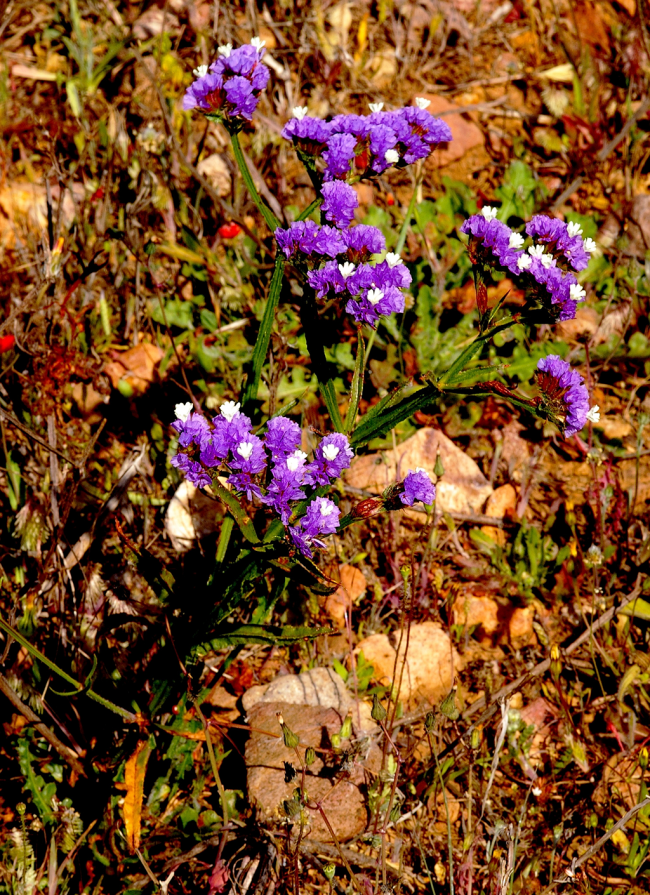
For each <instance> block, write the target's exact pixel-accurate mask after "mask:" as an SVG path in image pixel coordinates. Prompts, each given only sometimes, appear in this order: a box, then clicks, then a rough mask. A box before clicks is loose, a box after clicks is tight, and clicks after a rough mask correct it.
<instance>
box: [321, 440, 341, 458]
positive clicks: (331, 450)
mask: <svg viewBox="0 0 650 895" xmlns="http://www.w3.org/2000/svg"><path fill="white" fill-rule="evenodd" d="M339 453H340V451H339V448H337V446H336V445H335V444H326V445H325V447H324V448H323V457H325V459H326V460H336V458H337V457H338V455H339Z"/></svg>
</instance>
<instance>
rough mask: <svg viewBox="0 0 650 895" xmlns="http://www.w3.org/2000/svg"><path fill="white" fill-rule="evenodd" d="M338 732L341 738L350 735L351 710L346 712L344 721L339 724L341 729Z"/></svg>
mask: <svg viewBox="0 0 650 895" xmlns="http://www.w3.org/2000/svg"><path fill="white" fill-rule="evenodd" d="M339 733H340V736H341V737H342V739H344V740H347V739H349V737H350V735H351V734H352V712H348V713H347V715H346V716H345V721H344V722H343V724H342V725H341V730H340V731H339Z"/></svg>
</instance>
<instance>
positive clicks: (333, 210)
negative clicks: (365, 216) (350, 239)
mask: <svg viewBox="0 0 650 895" xmlns="http://www.w3.org/2000/svg"><path fill="white" fill-rule="evenodd" d="M321 193H322V195H323V204H322V206H321V211H322V212H323V214H324V215H325V217H326V218H327V220H328V221H331V222H332V223H333V224H334V225H335V226H337V227H347V226H348V225H349V224H350V223H351V222H352V218H353V217H354V210H355V208H357V206H358V205H359V200H358V198H357V194H356V193H355V191H354V189H353V188H352V187H351V186H350V184H349V183H342V182H341V181H339V180H331V181H329V182H328V183H324V184H323V186H322V188H321Z"/></svg>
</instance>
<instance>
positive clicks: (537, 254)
mask: <svg viewBox="0 0 650 895" xmlns="http://www.w3.org/2000/svg"><path fill="white" fill-rule="evenodd" d="M528 254H529V255H530V257H531V258H539V259H540V260H541V258H542V256H543V254H544V246H528Z"/></svg>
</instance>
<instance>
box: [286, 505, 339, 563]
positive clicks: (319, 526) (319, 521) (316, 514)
mask: <svg viewBox="0 0 650 895" xmlns="http://www.w3.org/2000/svg"><path fill="white" fill-rule="evenodd" d="M340 517H341V511H340V510H339V508H338V507H337V506H336V504H335V503H334V501H332V500H329V498H327V497H317V498H316V499H315V500H313V501H312V502H311V503H310V504H309V506H308V508H307V512H306V513H305V515H304V516H303V517H302V519H300V520H299V522H298V524H297V525H292V526H290V527H289V535H290V536H291V539H292V541H293V542H294V544H295V545H296V547H298V549H299V550H300V551H301V553H304V555H305V556H307V557H309V558H310V559H311V557H312V556H313V552H312V547H313V546H314V545H317V546H319V547H322V546H324V545H323V543H322V541H320V540H319V539H318V538H319V536H320V535H329V534H334V532H335V531H336V529H337V528H338V525H339V519H340Z"/></svg>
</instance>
